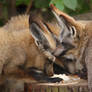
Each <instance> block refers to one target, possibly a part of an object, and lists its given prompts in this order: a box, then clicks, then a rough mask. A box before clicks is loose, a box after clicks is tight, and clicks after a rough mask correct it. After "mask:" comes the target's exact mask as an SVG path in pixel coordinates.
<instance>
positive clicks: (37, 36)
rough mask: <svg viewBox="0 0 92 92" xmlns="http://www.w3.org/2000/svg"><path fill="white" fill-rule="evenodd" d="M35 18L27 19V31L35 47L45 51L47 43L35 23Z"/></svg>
mask: <svg viewBox="0 0 92 92" xmlns="http://www.w3.org/2000/svg"><path fill="white" fill-rule="evenodd" d="M35 19H36V18H35V17H34V16H32V15H30V17H29V29H30V33H31V35H32V37H33V38H34V40H35V42H36V45H37V46H38V47H39V48H44V49H47V48H48V46H49V42H48V40H47V38H46V37H45V35H44V33H43V30H42V29H41V28H40V26H39V25H38V23H36V21H35Z"/></svg>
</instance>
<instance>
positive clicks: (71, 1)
mask: <svg viewBox="0 0 92 92" xmlns="http://www.w3.org/2000/svg"><path fill="white" fill-rule="evenodd" d="M63 3H64V5H65V6H66V7H67V8H69V9H72V10H76V8H77V5H78V2H77V0H63Z"/></svg>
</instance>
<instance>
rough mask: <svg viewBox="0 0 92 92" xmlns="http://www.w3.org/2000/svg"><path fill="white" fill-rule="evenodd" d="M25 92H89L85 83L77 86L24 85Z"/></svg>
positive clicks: (59, 84)
mask: <svg viewBox="0 0 92 92" xmlns="http://www.w3.org/2000/svg"><path fill="white" fill-rule="evenodd" d="M25 92H89V90H88V87H87V82H82V83H78V84H67V85H64V84H61V83H55V84H53V83H52V84H51V83H49V84H48V83H26V84H25Z"/></svg>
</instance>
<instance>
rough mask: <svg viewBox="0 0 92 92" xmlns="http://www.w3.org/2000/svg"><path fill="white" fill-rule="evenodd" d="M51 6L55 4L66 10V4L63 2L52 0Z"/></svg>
mask: <svg viewBox="0 0 92 92" xmlns="http://www.w3.org/2000/svg"><path fill="white" fill-rule="evenodd" d="M50 4H54V5H55V6H56V7H57V8H59V9H60V10H64V3H63V1H62V0H51V2H50Z"/></svg>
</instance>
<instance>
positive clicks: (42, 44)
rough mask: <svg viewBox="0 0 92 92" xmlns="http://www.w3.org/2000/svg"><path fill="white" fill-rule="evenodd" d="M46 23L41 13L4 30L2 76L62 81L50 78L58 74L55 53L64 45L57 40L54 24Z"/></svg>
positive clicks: (0, 48)
mask: <svg viewBox="0 0 92 92" xmlns="http://www.w3.org/2000/svg"><path fill="white" fill-rule="evenodd" d="M43 20H44V18H42V17H40V13H39V14H38V15H37V13H36V14H33V15H32V14H30V16H28V15H22V16H17V17H13V18H12V19H11V20H9V22H8V23H6V25H5V26H3V27H2V28H0V75H5V76H8V75H13V74H16V73H17V76H20V75H21V74H22V75H23V76H25V75H26V73H27V74H29V75H30V76H32V79H36V80H37V81H40V82H57V81H61V80H62V79H60V78H50V77H49V76H52V75H53V74H54V72H53V62H54V61H55V57H54V56H53V54H52V53H54V52H55V50H56V47H57V45H58V46H59V45H60V44H59V42H58V41H56V40H55V35H56V34H57V32H53V34H52V33H51V32H50V30H51V28H50V27H51V26H49V25H52V24H51V23H50V22H49V23H47V24H46V21H44V22H43ZM56 29H57V27H56ZM53 30H55V27H54V28H53ZM18 72H19V74H18ZM22 75H21V76H22Z"/></svg>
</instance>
